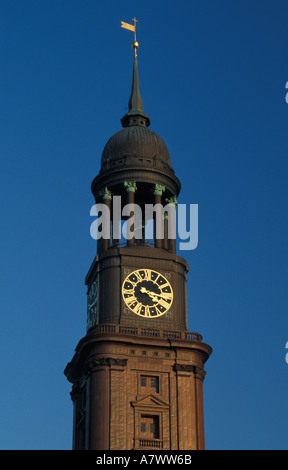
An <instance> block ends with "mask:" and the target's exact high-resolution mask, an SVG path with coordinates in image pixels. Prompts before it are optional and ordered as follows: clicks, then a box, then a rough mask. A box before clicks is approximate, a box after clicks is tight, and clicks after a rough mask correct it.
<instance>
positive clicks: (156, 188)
mask: <svg viewBox="0 0 288 470" xmlns="http://www.w3.org/2000/svg"><path fill="white" fill-rule="evenodd" d="M165 189H166V188H165V186H162V185H161V184H155V186H154V191H153V194H158V195H159V196H162V194H163V193H164V191H165Z"/></svg>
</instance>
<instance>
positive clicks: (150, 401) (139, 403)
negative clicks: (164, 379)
mask: <svg viewBox="0 0 288 470" xmlns="http://www.w3.org/2000/svg"><path fill="white" fill-rule="evenodd" d="M131 405H132V406H133V407H134V408H141V409H142V410H144V409H146V408H147V409H148V408H149V409H150V408H153V409H155V408H161V409H162V410H164V409H168V408H169V403H166V402H165V401H163V400H161V399H160V398H158V397H156V396H155V395H153V394H151V395H147V396H146V397H143V398H140V399H139V400H136V401H133V402H131Z"/></svg>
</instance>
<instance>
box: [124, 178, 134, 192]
mask: <svg viewBox="0 0 288 470" xmlns="http://www.w3.org/2000/svg"><path fill="white" fill-rule="evenodd" d="M124 186H125V188H126V191H131V192H133V193H135V191H136V189H137V186H136V181H124Z"/></svg>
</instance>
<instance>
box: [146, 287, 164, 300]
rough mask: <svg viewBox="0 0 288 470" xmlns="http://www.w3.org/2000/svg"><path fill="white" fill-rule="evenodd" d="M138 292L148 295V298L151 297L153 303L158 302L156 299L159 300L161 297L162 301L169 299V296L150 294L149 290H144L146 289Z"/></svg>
mask: <svg viewBox="0 0 288 470" xmlns="http://www.w3.org/2000/svg"><path fill="white" fill-rule="evenodd" d="M140 291H141V292H142V293H144V294H148V295H149V297H151V299H152V300H153V302H158V299H159V298H161V297H162V298H163V299H168V298H169V296H167V295H165V294H155V292H150V291H149V290H147V289H146V287H141V288H140Z"/></svg>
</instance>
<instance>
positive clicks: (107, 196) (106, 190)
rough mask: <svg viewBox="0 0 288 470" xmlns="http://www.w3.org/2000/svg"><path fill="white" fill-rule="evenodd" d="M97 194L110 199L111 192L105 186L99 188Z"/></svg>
mask: <svg viewBox="0 0 288 470" xmlns="http://www.w3.org/2000/svg"><path fill="white" fill-rule="evenodd" d="M98 194H99V196H101V197H102V198H103V199H109V200H111V199H112V193H111V191H110V190H109V189H108V188H107V186H106V187H105V188H104V189H101V191H99V193H98Z"/></svg>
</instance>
